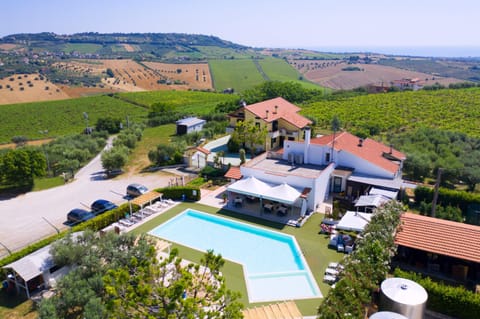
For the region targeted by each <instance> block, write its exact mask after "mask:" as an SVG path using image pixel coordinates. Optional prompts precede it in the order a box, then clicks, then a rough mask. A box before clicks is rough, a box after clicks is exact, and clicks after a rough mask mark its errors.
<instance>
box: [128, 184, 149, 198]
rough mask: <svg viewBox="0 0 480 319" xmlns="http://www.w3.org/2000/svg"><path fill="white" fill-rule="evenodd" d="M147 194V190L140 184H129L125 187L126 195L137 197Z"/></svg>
mask: <svg viewBox="0 0 480 319" xmlns="http://www.w3.org/2000/svg"><path fill="white" fill-rule="evenodd" d="M146 192H148V188H146V187H145V186H143V185H141V184H130V185H128V186H127V195H128V196H132V197H137V196H140V195H142V194H145V193H146Z"/></svg>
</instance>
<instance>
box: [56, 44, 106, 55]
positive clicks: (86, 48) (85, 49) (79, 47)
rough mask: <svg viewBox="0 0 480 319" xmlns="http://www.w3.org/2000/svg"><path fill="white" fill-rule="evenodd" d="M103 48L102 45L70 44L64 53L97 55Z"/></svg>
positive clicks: (66, 46)
mask: <svg viewBox="0 0 480 319" xmlns="http://www.w3.org/2000/svg"><path fill="white" fill-rule="evenodd" d="M101 48H102V45H101V44H95V43H68V44H66V45H65V47H64V49H63V51H64V52H78V53H95V52H97V51H98V50H100V49H101Z"/></svg>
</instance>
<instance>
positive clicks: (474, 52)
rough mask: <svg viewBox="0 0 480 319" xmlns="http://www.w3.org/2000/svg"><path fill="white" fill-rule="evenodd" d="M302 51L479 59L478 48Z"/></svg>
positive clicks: (381, 48)
mask: <svg viewBox="0 0 480 319" xmlns="http://www.w3.org/2000/svg"><path fill="white" fill-rule="evenodd" d="M304 49H309V50H315V51H320V52H335V53H344V52H348V53H351V52H371V53H383V54H388V55H403V56H418V57H448V58H453V57H462V58H468V57H477V58H478V57H480V46H458V47H455V46H421V47H402V46H400V47H393V46H392V47H380V46H378V47H375V46H372V47H353V46H352V47H349V46H338V47H335V46H325V47H304Z"/></svg>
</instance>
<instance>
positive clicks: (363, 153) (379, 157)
mask: <svg viewBox="0 0 480 319" xmlns="http://www.w3.org/2000/svg"><path fill="white" fill-rule="evenodd" d="M332 141H333V134H331V135H325V136H321V137H315V138H312V139H311V140H310V143H311V144H318V145H327V146H332ZM359 141H360V138H359V137H357V136H355V135H352V134H350V133H348V132H339V133H337V134H336V135H335V143H334V148H335V150H337V151H340V150H344V151H347V152H349V153H351V154H353V155H355V156H358V157H360V158H363V159H365V160H367V161H369V162H370V163H373V164H375V165H377V166H379V167H381V168H383V169H385V170H387V171H389V172H392V173H395V172H396V171H397V170H398V169H399V164H397V163H395V162H393V161H391V160H389V159H387V158H386V157H385V155H386V156H392V157H394V158H397V159H400V160H404V159H405V158H406V156H405V154H403V153H402V152H399V151H397V150H395V149H393V148H392V149H391V154H390V146H387V145H385V144H382V143H380V142H377V141H375V140H372V139H370V138H367V139H364V140H363V142H362V146H359V144H360V143H359Z"/></svg>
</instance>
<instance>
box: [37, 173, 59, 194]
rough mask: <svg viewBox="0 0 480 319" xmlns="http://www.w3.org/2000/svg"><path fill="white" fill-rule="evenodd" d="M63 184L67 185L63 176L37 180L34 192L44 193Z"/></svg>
mask: <svg viewBox="0 0 480 319" xmlns="http://www.w3.org/2000/svg"><path fill="white" fill-rule="evenodd" d="M63 184H65V181H64V180H63V177H61V176H56V177H41V178H35V180H34V182H33V189H32V191H34V192H36V191H42V190H45V189H49V188H53V187H57V186H60V185H63Z"/></svg>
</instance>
